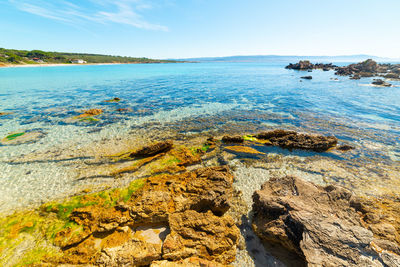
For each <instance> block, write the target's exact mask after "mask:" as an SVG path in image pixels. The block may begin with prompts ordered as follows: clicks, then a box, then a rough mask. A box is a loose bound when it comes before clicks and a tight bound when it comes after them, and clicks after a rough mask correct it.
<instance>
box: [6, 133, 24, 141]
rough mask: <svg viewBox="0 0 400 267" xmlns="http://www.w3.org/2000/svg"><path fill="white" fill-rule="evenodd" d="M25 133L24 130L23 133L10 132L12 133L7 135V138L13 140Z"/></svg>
mask: <svg viewBox="0 0 400 267" xmlns="http://www.w3.org/2000/svg"><path fill="white" fill-rule="evenodd" d="M24 134H25V133H24V132H22V133H15V134H10V135H7V136H6V139H7V140H8V141H11V140H14V139H16V138H17V137H20V136H22V135H24Z"/></svg>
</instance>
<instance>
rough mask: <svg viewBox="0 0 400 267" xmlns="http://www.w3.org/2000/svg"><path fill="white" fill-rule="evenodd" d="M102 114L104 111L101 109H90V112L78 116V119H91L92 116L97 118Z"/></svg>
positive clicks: (86, 111)
mask: <svg viewBox="0 0 400 267" xmlns="http://www.w3.org/2000/svg"><path fill="white" fill-rule="evenodd" d="M102 113H103V110H102V109H99V108H94V109H88V110H85V111H84V113H83V114H81V115H79V116H77V118H86V117H90V116H97V115H100V114H102Z"/></svg>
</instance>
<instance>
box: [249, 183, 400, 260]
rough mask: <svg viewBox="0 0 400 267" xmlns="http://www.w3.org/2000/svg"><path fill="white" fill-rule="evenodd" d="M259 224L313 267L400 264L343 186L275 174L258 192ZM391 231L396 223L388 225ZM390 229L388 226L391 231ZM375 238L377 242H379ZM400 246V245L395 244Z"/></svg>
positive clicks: (269, 238)
mask: <svg viewBox="0 0 400 267" xmlns="http://www.w3.org/2000/svg"><path fill="white" fill-rule="evenodd" d="M253 200H254V204H253V211H254V221H253V228H254V230H255V232H256V233H257V235H258V236H259V237H260V238H261V239H262V240H263V241H264V242H272V243H277V244H279V245H280V246H282V247H284V248H285V249H287V250H289V251H294V252H295V253H297V254H298V255H299V258H300V259H302V260H303V261H304V263H305V264H307V265H309V266H398V264H399V263H400V257H399V256H398V255H397V254H396V253H394V252H393V251H388V250H386V249H388V248H389V247H390V246H388V245H387V246H386V249H382V248H380V247H379V245H378V244H377V243H379V244H382V243H383V244H385V242H382V241H376V240H375V238H374V234H373V232H372V231H370V230H368V229H367V228H365V227H364V226H363V224H362V222H361V220H360V216H359V213H358V212H357V211H356V210H355V209H354V206H358V207H360V204H359V203H360V202H358V201H357V200H355V199H354V196H353V194H352V193H351V192H350V191H348V190H346V189H344V188H341V187H337V186H333V185H330V186H326V187H322V186H318V185H315V184H313V183H310V182H306V181H303V180H301V179H299V178H295V177H283V178H271V179H270V180H269V181H268V182H266V183H265V184H264V185H263V186H262V188H261V190H259V191H256V192H255V193H254V195H253ZM386 228H387V229H388V228H390V227H386ZM386 228H385V229H386ZM374 240H375V241H374ZM391 245H392V246H393V247H392V248H395V250H396V249H397V244H395V243H391Z"/></svg>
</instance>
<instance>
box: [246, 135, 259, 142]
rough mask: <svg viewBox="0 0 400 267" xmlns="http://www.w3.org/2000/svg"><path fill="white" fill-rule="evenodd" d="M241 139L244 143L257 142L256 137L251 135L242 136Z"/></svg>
mask: <svg viewBox="0 0 400 267" xmlns="http://www.w3.org/2000/svg"><path fill="white" fill-rule="evenodd" d="M243 139H244V140H245V141H252V142H257V141H258V139H257V138H256V137H254V136H252V135H244V136H243Z"/></svg>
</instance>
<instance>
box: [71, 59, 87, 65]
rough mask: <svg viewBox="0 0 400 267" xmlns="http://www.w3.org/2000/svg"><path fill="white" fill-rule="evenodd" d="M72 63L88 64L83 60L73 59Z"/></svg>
mask: <svg viewBox="0 0 400 267" xmlns="http://www.w3.org/2000/svg"><path fill="white" fill-rule="evenodd" d="M71 63H74V64H84V63H86V61H85V60H83V59H73V60H71Z"/></svg>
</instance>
